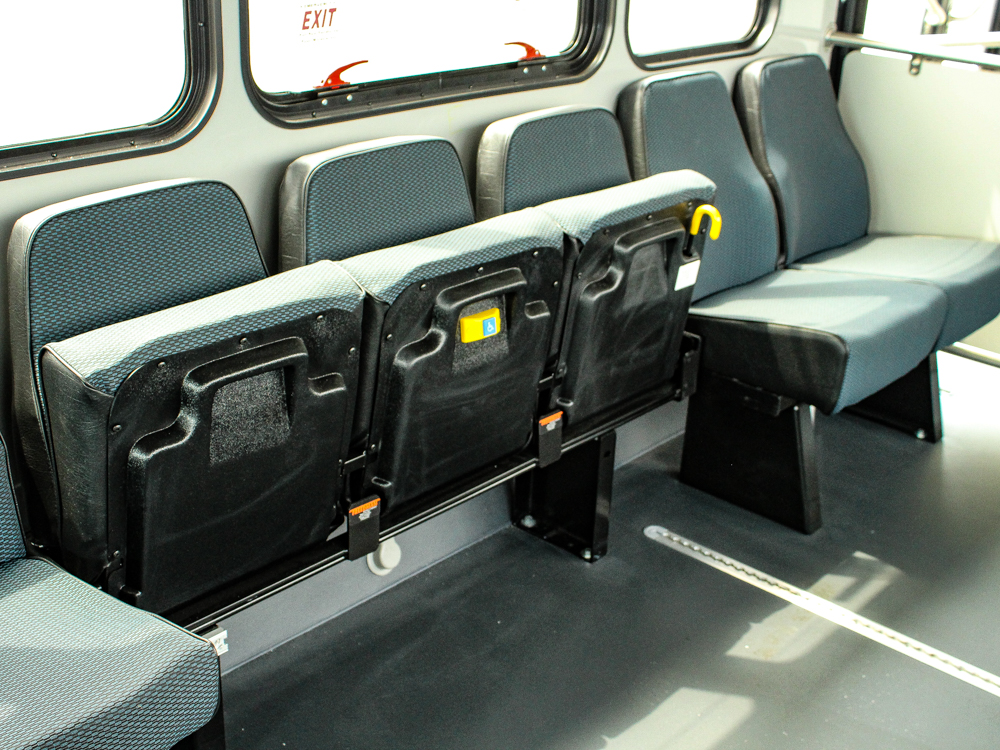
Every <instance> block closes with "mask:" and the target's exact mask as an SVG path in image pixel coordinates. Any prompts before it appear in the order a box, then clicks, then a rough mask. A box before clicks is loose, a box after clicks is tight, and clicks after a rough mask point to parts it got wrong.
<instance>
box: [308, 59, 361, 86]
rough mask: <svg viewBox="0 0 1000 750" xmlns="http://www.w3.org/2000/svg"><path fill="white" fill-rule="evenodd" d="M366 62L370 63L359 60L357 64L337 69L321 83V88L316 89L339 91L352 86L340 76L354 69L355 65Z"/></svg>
mask: <svg viewBox="0 0 1000 750" xmlns="http://www.w3.org/2000/svg"><path fill="white" fill-rule="evenodd" d="M366 62H368V61H367V60H358V61H357V62H352V63H348V64H347V65H343V66H341V67H339V68H337V69H336V70H335V71H333V72H332V73H331V74H330V75H328V76H327V77H326V80H325V81H323V83H321V84H320V85H319V86H316V88H317V89H339V88H340V87H341V86H347V85H348V84H350V81H345V80H344V79H343V78H341V77H340V74H341V73H343V72H344V71H345V70H348V69H349V68H353V67H354V66H355V65H362V64H364V63H366Z"/></svg>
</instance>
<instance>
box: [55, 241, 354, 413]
mask: <svg viewBox="0 0 1000 750" xmlns="http://www.w3.org/2000/svg"><path fill="white" fill-rule="evenodd" d="M363 299H364V293H363V292H362V291H361V289H359V288H358V286H357V284H355V283H354V281H353V279H351V277H350V276H349V275H348V274H347V273H346V272H345V271H344V270H343V269H342V268H340V267H338V266H337V265H336V264H335V263H333V262H332V261H321V262H319V263H314V264H313V265H311V266H309V267H306V268H298V269H295V270H293V271H288V272H287V273H282V274H278V275H276V276H271V277H270V278H267V279H263V280H262V281H258V282H256V283H254V284H248V285H246V286H244V287H240V288H238V289H231V290H229V291H227V292H222V293H221V294H216V295H213V296H211V297H206V298H205V299H200V300H196V301H194V302H188V303H187V304H185V305H178V306H177V307H172V308H169V309H167V310H160V311H159V312H155V313H152V314H150V315H144V316H143V317H141V318H135V319H134V320H126V321H123V322H121V323H116V324H115V325H112V326H105V327H104V328H98V329H97V330H94V331H88V332H87V333H83V334H80V335H79V336H74V337H73V338H70V339H67V340H65V341H59V342H55V343H52V344H49V345H48V346H46V347H45V351H46V353H51V354H52V355H53V356H55V357H57V358H59V359H60V360H62V361H63V362H64V363H65V364H66V365H67V366H68V367H69V368H70V369H71V370H72V371H74V372H75V373H77V374H78V375H79V377H80V380H81V383H82V384H86V385H87V386H89V387H91V388H95V389H97V390H99V391H101V392H102V393H105V394H107V395H114V393H115V391H117V390H118V387H119V386H120V385H121V384H122V382H123V381H124V380H125V378H127V377H128V376H129V374H131V373H132V371H133V370H135V369H136V368H138V367H141V366H142V365H144V364H146V363H147V362H151V361H153V360H154V359H157V358H160V357H169V356H171V355H173V354H178V353H180V352H183V351H189V350H191V349H197V348H199V347H202V346H207V345H208V344H212V343H215V342H218V341H222V340H223V339H226V338H229V337H231V336H237V335H241V334H244V333H246V332H249V331H259V330H263V329H265V328H270V327H272V326H276V325H280V324H282V323H288V322H291V321H293V320H297V319H299V318H303V317H305V316H308V315H316V314H318V313H321V312H324V311H327V310H346V311H349V312H353V311H357V310H359V308H360V307H361V304H362V301H363ZM52 406H53V407H55V405H54V404H53V405H52Z"/></svg>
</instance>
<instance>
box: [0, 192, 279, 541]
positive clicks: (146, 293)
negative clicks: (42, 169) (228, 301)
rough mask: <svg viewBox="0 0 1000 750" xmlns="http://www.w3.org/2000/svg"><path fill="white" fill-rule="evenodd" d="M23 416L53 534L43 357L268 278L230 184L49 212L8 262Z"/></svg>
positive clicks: (42, 212) (89, 201)
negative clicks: (61, 345) (54, 346)
mask: <svg viewBox="0 0 1000 750" xmlns="http://www.w3.org/2000/svg"><path fill="white" fill-rule="evenodd" d="M7 263H8V283H9V285H10V330H11V354H12V362H13V368H14V411H15V416H16V417H17V420H18V423H19V426H20V435H21V443H22V445H23V449H24V453H25V458H26V459H27V462H28V465H29V467H30V468H31V470H32V473H33V474H34V476H35V478H36V484H37V485H38V488H39V491H40V492H41V493H42V496H43V500H44V502H45V504H46V511H47V513H48V517H49V522H50V524H51V525H52V526H53V529H54V530H55V533H56V535H58V527H59V524H60V517H59V513H58V507H57V506H56V504H55V498H56V489H55V486H54V483H53V473H54V468H53V466H52V463H51V461H52V457H51V446H50V445H49V440H48V436H47V435H46V422H47V415H46V408H45V396H44V391H43V389H42V388H41V379H40V378H41V376H40V370H39V366H40V354H41V350H42V347H44V346H45V345H46V344H48V343H51V342H54V341H62V340H64V339H67V338H70V337H72V336H76V335H78V334H80V333H85V332H86V331H90V330H93V329H95V328H100V327H102V326H106V325H111V324H112V323H117V322H119V321H122V320H128V319H131V318H136V317H139V316H142V315H146V314H148V313H151V312H155V311H157V310H162V309H164V308H167V307H173V306H175V305H180V304H183V303H185V302H190V301H191V300H195V299H200V298H202V297H207V296H210V295H212V294H217V293H218V292H222V291H225V290H227V289H233V288H235V287H238V286H242V285H244V284H249V283H250V282H253V281H258V280H260V279H262V278H264V277H265V275H266V274H265V269H264V264H263V261H262V260H261V257H260V253H259V252H258V250H257V245H256V242H255V241H254V237H253V233H252V232H251V229H250V223H249V221H248V220H247V216H246V211H245V210H244V208H243V204H242V203H241V202H240V200H239V198H237V196H236V194H235V193H233V191H232V190H231V189H230V188H229V187H227V186H226V185H223V184H222V183H218V182H205V181H196V180H166V181H162V182H154V183H148V184H144V185H136V186H133V187H129V188H122V189H120V190H111V191H108V192H105V193H98V194H95V195H90V196H86V197H83V198H78V199H75V200H70V201H65V202H63V203H57V204H54V205H51V206H48V207H46V208H43V209H39V210H38V211H34V212H32V213H30V214H27V215H25V216H23V217H21V219H19V220H18V222H17V224H15V226H14V230H13V232H12V234H11V239H10V246H9V249H8V254H7Z"/></svg>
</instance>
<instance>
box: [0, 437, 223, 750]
mask: <svg viewBox="0 0 1000 750" xmlns="http://www.w3.org/2000/svg"><path fill="white" fill-rule="evenodd" d="M0 622H2V623H3V628H0V705H2V706H3V711H2V712H0V747H3V748H6V750H28V749H29V748H43V747H44V748H63V747H65V748H77V749H79V750H103V749H104V748H108V747H143V748H149V749H150V750H168V748H171V747H173V746H174V745H175V744H176V743H177V742H178V741H179V740H181V739H183V738H184V737H186V736H188V735H190V734H191V733H193V732H195V731H196V730H198V729H199V728H201V727H202V726H203V725H205V724H206V723H207V722H209V721H210V720H212V719H213V716H216V717H217V718H216V719H215V720H214V721H213V729H215V727H216V726H217V725H219V724H221V712H218V713H217V710H218V708H219V706H220V701H219V698H220V685H219V660H218V658H217V657H216V654H215V649H214V648H213V647H212V645H211V644H210V643H209V642H208V641H205V640H203V639H201V638H199V637H197V636H195V635H192V634H191V633H188V632H187V631H185V630H182V629H181V628H178V627H177V626H175V625H172V624H170V623H168V622H166V621H164V620H161V619H160V618H158V617H156V616H154V615H150V614H147V613H145V612H140V611H139V610H137V609H134V608H132V607H130V606H128V605H127V604H125V603H123V602H120V601H116V600H114V599H112V598H111V597H109V596H108V595H107V594H104V593H102V592H100V591H98V590H96V589H95V588H93V587H92V586H88V585H87V584H85V583H83V582H82V581H80V580H79V579H77V578H74V577H73V576H71V575H69V574H68V573H66V572H65V571H63V570H61V569H60V568H58V567H56V566H55V565H54V564H52V563H51V562H49V561H48V560H44V559H41V558H35V559H27V558H26V557H25V548H24V544H23V541H22V537H21V529H20V525H19V523H18V517H17V511H16V509H15V504H14V496H13V491H12V488H11V483H10V476H9V473H8V468H7V452H6V446H5V445H4V443H3V441H2V439H0ZM40 638H41V639H42V641H41V642H40ZM219 728H220V729H221V726H220V727H219ZM206 731H207V730H206Z"/></svg>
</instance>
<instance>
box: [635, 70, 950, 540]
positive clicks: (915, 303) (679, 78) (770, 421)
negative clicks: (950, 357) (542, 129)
mask: <svg viewBox="0 0 1000 750" xmlns="http://www.w3.org/2000/svg"><path fill="white" fill-rule="evenodd" d="M618 111H619V117H620V119H621V121H622V123H623V126H624V131H625V134H626V138H627V140H628V142H629V151H630V155H631V162H632V168H633V171H634V173H635V174H636V176H637V177H644V176H646V175H650V174H656V173H658V172H662V171H666V170H673V169H680V168H692V169H697V170H698V171H700V172H703V173H704V174H705V175H707V176H708V177H709V178H711V179H712V180H713V181H715V183H716V184H717V185H718V196H717V201H716V205H717V206H718V207H719V209H720V210H721V212H722V214H723V216H724V217H725V222H726V223H725V228H724V229H723V231H722V233H721V235H720V237H719V239H718V241H716V242H713V243H711V244H710V245H709V246H708V247H706V250H705V254H704V258H703V262H702V272H701V274H700V276H699V280H698V283H697V285H696V286H695V290H694V300H695V302H694V304H693V305H692V307H691V311H690V318H689V321H688V330H689V331H692V332H694V333H696V334H698V335H700V336H701V337H702V339H703V343H702V354H701V367H702V369H701V374H700V376H699V388H698V392H697V393H696V394H695V395H694V396H693V397H692V398H691V401H690V404H689V410H688V421H687V431H686V436H685V445H684V455H683V462H682V469H681V478H682V479H683V480H684V481H685V482H687V483H689V484H692V485H694V486H697V487H700V488H702V489H705V490H706V491H709V492H711V493H713V494H715V495H718V496H720V497H723V498H726V499H728V500H731V501H733V502H736V503H738V504H741V505H744V506H745V507H748V508H750V509H752V510H755V511H758V512H760V513H763V514H765V515H768V516H770V517H772V518H775V519H776V520H779V521H781V522H783V523H786V524H788V525H791V526H793V527H796V528H799V529H801V530H804V531H812V530H814V529H815V528H818V526H819V524H820V512H819V511H820V508H819V496H818V491H817V487H816V474H815V461H814V455H813V443H812V441H813V436H812V435H813V433H812V431H813V421H812V415H811V410H810V409H809V406H808V405H813V406H815V407H817V408H819V409H820V410H822V411H824V412H826V413H835V412H838V411H840V410H842V409H844V408H845V407H848V406H851V405H852V404H857V403H858V402H861V401H862V400H866V399H868V398H869V397H871V396H872V395H873V394H876V393H878V392H880V391H881V390H882V389H883V388H885V387H886V386H889V385H890V384H892V383H893V382H894V381H897V380H898V379H900V378H904V377H905V376H907V375H908V373H910V372H911V371H912V370H913V369H914V368H916V367H917V366H918V365H920V364H921V362H922V361H925V360H926V358H927V356H928V354H930V353H931V352H932V351H933V349H934V346H935V344H936V342H937V341H938V339H939V336H940V334H941V329H942V326H943V324H944V319H945V314H946V310H947V300H946V299H945V296H944V294H943V293H942V292H941V291H940V290H939V289H938V288H937V287H935V286H933V285H931V284H928V283H923V282H919V281H905V280H899V279H888V278H884V277H877V276H870V275H861V274H850V273H834V272H826V271H823V272H821V271H812V270H784V269H780V270H775V268H776V266H777V264H778V260H779V257H778V252H779V229H778V226H779V225H778V217H777V213H776V211H775V207H774V202H773V199H772V196H771V193H770V191H769V189H768V187H767V184H766V183H765V181H764V179H763V177H762V176H761V175H760V173H759V172H758V170H757V169H756V167H755V166H754V163H753V160H752V158H751V156H750V153H749V151H748V150H747V146H746V142H745V141H744V139H743V135H742V133H741V131H740V127H739V122H738V120H737V118H736V114H735V112H734V110H733V106H732V103H731V101H730V99H729V92H728V89H727V87H726V85H725V83H724V82H723V81H722V79H721V78H720V77H719V76H718V74H716V73H713V72H704V73H676V74H666V75H660V76H654V77H651V78H647V79H644V80H642V81H639V82H637V83H636V84H633V85H632V86H630V87H629V88H627V89H626V90H625V91H624V92H623V93H622V96H621V98H620V99H619V110H618Z"/></svg>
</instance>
